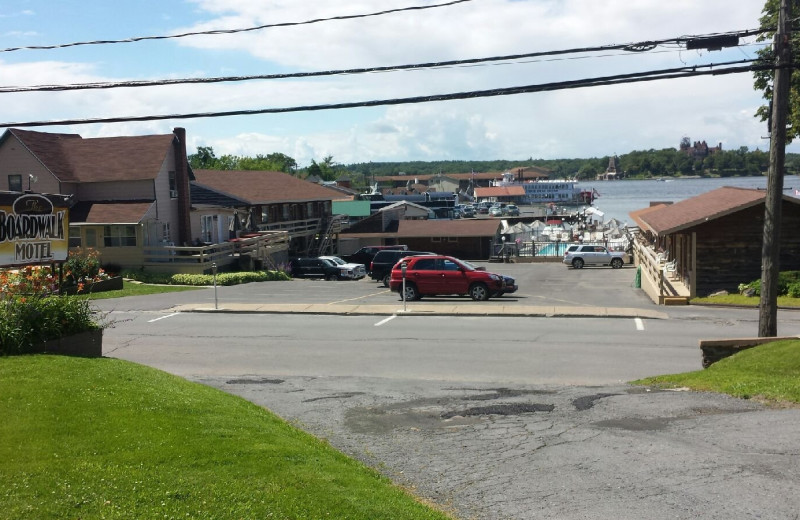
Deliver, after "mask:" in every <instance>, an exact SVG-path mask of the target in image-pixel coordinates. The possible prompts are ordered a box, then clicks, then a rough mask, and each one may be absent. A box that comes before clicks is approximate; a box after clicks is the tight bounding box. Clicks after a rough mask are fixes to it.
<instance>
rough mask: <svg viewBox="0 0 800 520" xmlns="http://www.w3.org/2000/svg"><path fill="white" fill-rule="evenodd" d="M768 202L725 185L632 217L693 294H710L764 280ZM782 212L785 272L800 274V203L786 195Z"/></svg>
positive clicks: (756, 192)
mask: <svg viewBox="0 0 800 520" xmlns="http://www.w3.org/2000/svg"><path fill="white" fill-rule="evenodd" d="M765 198H766V192H764V191H762V190H751V189H745V188H733V187H724V188H719V189H716V190H712V191H709V192H707V193H703V194H702V195H698V196H697V197H692V198H690V199H686V200H683V201H680V202H676V203H674V204H660V205H656V206H652V207H648V208H644V209H641V210H638V211H634V212H631V214H630V215H631V217H632V218H633V220H634V221H635V222H636V223H637V225H638V226H639V227H640V228H641V230H642V232H643V233H644V235H645V236H646V237H647V238H648V239H649V240H650V241H651V243H652V244H653V245H654V246H656V247H658V248H660V249H662V250H664V251H666V252H667V256H668V260H669V261H675V262H676V263H677V274H678V276H679V278H680V280H681V281H682V283H684V284H685V285H686V286H687V287H688V288H689V290H690V294H691V296H706V295H708V294H711V293H713V292H716V291H719V290H727V291H729V292H736V291H737V290H738V286H739V284H741V283H748V282H751V281H753V280H757V279H759V278H761V247H762V243H763V234H764V211H765V203H764V201H765ZM781 211H782V226H781V235H780V236H781V238H780V258H779V264H780V269H781V270H782V271H788V270H800V234H798V233H797V229H799V228H800V200H798V199H796V198H794V197H790V196H787V195H784V196H783V201H782V208H781Z"/></svg>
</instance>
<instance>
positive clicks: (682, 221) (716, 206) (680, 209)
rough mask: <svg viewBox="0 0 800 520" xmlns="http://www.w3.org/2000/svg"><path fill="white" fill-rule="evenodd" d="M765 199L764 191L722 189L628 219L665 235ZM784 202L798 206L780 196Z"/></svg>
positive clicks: (639, 213) (656, 208) (644, 210)
mask: <svg viewBox="0 0 800 520" xmlns="http://www.w3.org/2000/svg"><path fill="white" fill-rule="evenodd" d="M765 197H766V192H764V191H762V190H751V189H747V188H735V187H731V186H726V187H723V188H718V189H716V190H712V191H709V192H706V193H703V194H702V195H698V196H696V197H692V198H690V199H686V200H682V201H680V202H676V203H674V204H665V205H659V206H654V207H650V208H644V209H641V210H638V211H632V212H631V213H630V216H631V218H633V219H634V220H635V221H636V222H637V224H639V226H640V227H641V228H642V229H647V230H650V231H652V232H653V233H655V234H656V235H668V234H670V233H675V232H678V231H681V230H684V229H686V228H690V227H692V226H695V225H697V224H701V223H703V222H707V221H709V220H714V219H718V218H721V217H724V216H725V215H730V214H731V213H735V212H737V211H741V210H743V209H746V208H749V207H752V206H755V205H758V204H763V202H764V199H765ZM784 200H789V201H793V202H795V203H800V201H798V200H797V199H794V198H792V197H786V196H784Z"/></svg>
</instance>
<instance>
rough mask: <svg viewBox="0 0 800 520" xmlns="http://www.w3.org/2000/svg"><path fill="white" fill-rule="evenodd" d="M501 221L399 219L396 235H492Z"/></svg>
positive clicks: (422, 236)
mask: <svg viewBox="0 0 800 520" xmlns="http://www.w3.org/2000/svg"><path fill="white" fill-rule="evenodd" d="M500 224H501V222H500V221H499V220H491V219H468V220H467V219H465V220H444V219H443V220H401V221H400V227H399V228H398V230H397V236H398V237H402V238H414V237H420V238H424V237H435V236H442V237H493V236H495V235H496V234H497V231H498V229H500Z"/></svg>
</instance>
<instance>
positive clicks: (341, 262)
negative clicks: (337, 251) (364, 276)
mask: <svg viewBox="0 0 800 520" xmlns="http://www.w3.org/2000/svg"><path fill="white" fill-rule="evenodd" d="M325 260H330V261H331V262H333V263H334V264H339V265H344V264H346V263H347V262H345V261H344V260H342V259H341V258H339V257H338V256H328V257H326V258H325Z"/></svg>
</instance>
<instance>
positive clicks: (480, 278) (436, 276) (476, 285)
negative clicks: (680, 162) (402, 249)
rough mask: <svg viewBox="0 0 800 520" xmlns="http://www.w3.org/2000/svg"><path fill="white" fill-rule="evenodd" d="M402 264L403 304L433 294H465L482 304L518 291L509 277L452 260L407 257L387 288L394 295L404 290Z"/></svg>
mask: <svg viewBox="0 0 800 520" xmlns="http://www.w3.org/2000/svg"><path fill="white" fill-rule="evenodd" d="M403 263H405V264H406V289H405V299H406V300H418V299H420V298H421V297H422V296H425V295H432V294H459V295H467V294H468V295H469V296H470V297H471V298H472V299H473V300H477V301H484V300H488V299H489V297H490V296H499V295H502V294H505V293H513V292H515V291H516V290H517V285H516V283H514V279H513V278H511V277H509V276H502V275H499V274H494V273H489V272H487V271H485V270H483V269H482V268H478V267H475V266H473V265H472V264H470V263H468V262H464V261H463V260H458V259H457V258H453V257H452V256H440V255H433V256H411V257H406V258H403V259H402V260H400V261H399V262H397V263H396V264H395V266H394V267H393V268H392V277H391V280H390V281H389V288H390V289H391V290H392V291H394V292H397V293H399V292H400V291H402V288H403V270H402V265H403Z"/></svg>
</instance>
